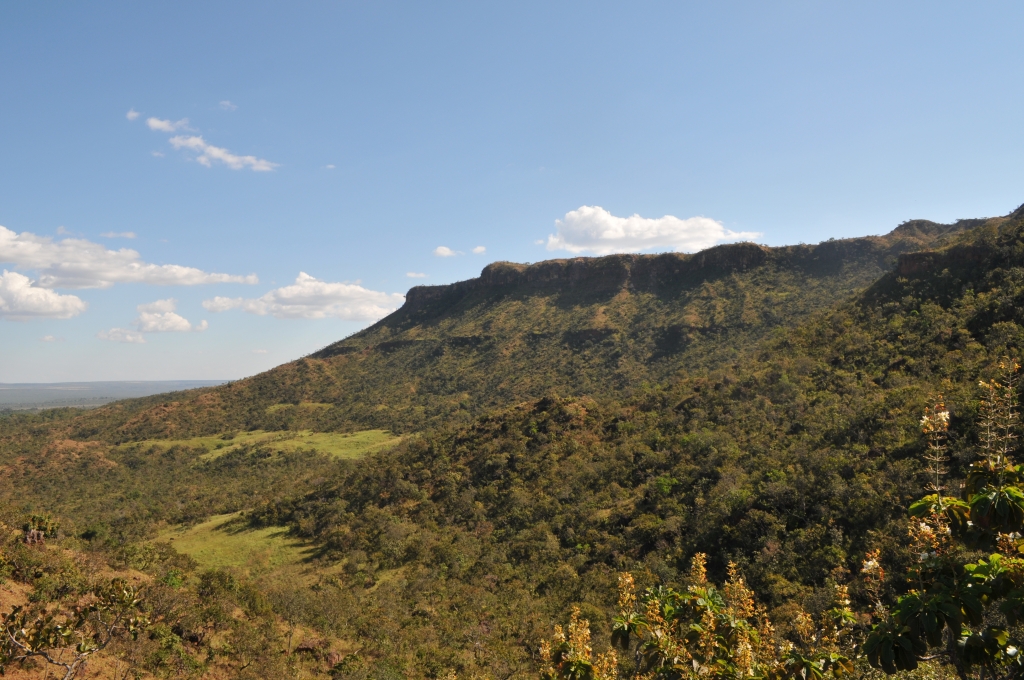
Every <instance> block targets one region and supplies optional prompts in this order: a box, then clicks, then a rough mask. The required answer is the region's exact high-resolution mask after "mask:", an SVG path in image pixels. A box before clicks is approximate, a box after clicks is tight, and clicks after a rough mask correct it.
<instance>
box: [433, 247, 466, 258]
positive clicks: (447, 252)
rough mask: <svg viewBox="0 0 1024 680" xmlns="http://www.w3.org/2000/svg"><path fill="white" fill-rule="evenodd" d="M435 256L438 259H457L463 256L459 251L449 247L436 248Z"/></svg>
mask: <svg viewBox="0 0 1024 680" xmlns="http://www.w3.org/2000/svg"><path fill="white" fill-rule="evenodd" d="M434 255H437V256H438V257H455V256H456V255H462V253H461V252H460V251H458V250H452V249H451V248H449V247H448V246H438V247H436V248H434Z"/></svg>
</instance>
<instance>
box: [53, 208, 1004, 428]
mask: <svg viewBox="0 0 1024 680" xmlns="http://www.w3.org/2000/svg"><path fill="white" fill-rule="evenodd" d="M1003 219H1004V218H996V219H993V220H961V221H960V222H958V223H956V224H953V225H940V224H935V223H932V222H926V221H914V222H908V223H905V224H903V225H901V226H900V227H898V228H897V229H895V230H894V231H893V232H892V233H890V234H888V235H886V236H880V237H865V238H857V239H847V240H839V241H827V242H824V243H821V244H818V245H801V246H789V247H783V248H767V247H763V246H758V245H755V244H750V243H741V244H734V245H725V246H719V247H716V248H711V249H709V250H706V251H702V252H700V253H697V254H695V255H684V254H678V253H667V254H662V255H615V256H608V257H601V258H576V259H571V260H552V261H548V262H541V263H538V264H535V265H516V264H511V263H502V262H499V263H495V264H492V265H489V266H488V267H487V268H485V270H484V272H483V274H482V275H481V277H480V278H477V279H472V280H469V281H464V282H461V283H456V284H452V285H448V286H425V287H416V288H413V289H412V290H410V291H409V295H408V298H407V301H406V303H405V305H404V306H403V307H402V308H401V309H399V310H398V311H397V312H395V313H393V314H392V315H390V316H388V317H386V318H385V319H383V320H381V321H380V322H378V323H377V324H375V325H373V326H371V327H370V328H367V329H366V330H364V331H361V332H359V333H356V334H355V335H353V336H351V337H349V338H346V339H345V340H342V341H340V342H338V343H335V344H333V345H330V346H329V347H326V348H324V349H323V350H321V351H319V352H317V353H315V354H313V355H311V356H310V357H306V358H303V359H300V360H298V361H294V362H291V363H288V364H284V365H282V366H279V367H277V368H275V369H273V370H271V371H268V372H266V373H262V374H260V375H257V376H254V377H252V378H248V379H246V380H241V381H238V382H235V383H232V384H230V385H226V386H223V387H218V388H214V389H211V390H201V391H193V392H189V393H183V394H176V395H161V396H159V397H152V398H148V399H140V400H131V401H126V402H122V403H119V404H117V405H114V406H111V407H108V408H104V409H97V410H95V411H93V412H91V413H89V414H88V415H87V416H85V417H84V418H81V419H79V420H78V421H77V423H78V424H77V427H78V428H79V429H78V430H76V431H75V433H74V435H73V436H74V438H79V439H80V438H90V437H101V438H103V439H106V440H108V441H109V440H112V439H113V440H117V441H132V440H141V439H149V438H152V437H181V436H186V435H198V434H215V433H217V432H223V431H226V430H230V429H251V428H262V429H271V430H272V429H296V428H301V427H310V428H313V429H324V430H337V429H345V428H352V427H384V428H390V429H393V430H395V431H413V430H419V429H422V428H424V427H427V426H430V425H436V424H440V423H444V422H449V423H450V422H453V421H460V422H469V421H470V420H471V418H472V416H473V415H475V414H478V413H482V412H484V411H485V410H487V409H491V408H495V407H500V406H503V405H507V404H512V403H516V402H517V401H520V400H523V399H529V398H532V397H537V396H540V395H543V394H545V393H549V392H553V393H558V394H563V395H567V394H572V395H582V394H587V395H590V396H594V397H598V398H604V397H612V398H622V397H624V396H628V395H629V394H631V393H632V392H633V391H634V390H635V389H636V388H637V387H639V386H641V385H643V384H657V383H663V382H665V381H667V380H671V379H675V378H676V377H677V376H680V375H693V374H699V373H701V372H704V371H707V370H713V369H715V368H718V367H721V366H723V365H728V364H730V363H732V362H735V361H737V360H738V359H739V358H741V357H743V356H745V354H746V353H747V352H748V351H749V350H750V349H751V348H752V347H753V346H754V345H755V344H756V343H757V342H758V341H759V340H761V339H762V338H764V337H766V336H767V335H768V334H770V333H771V332H773V331H774V330H775V329H778V328H787V327H792V326H794V325H796V324H797V323H799V322H800V321H802V320H804V319H807V318H808V316H809V315H811V314H813V313H814V312H816V311H820V310H822V309H826V308H828V307H829V306H831V305H832V304H834V303H835V302H836V301H838V300H841V299H844V298H846V297H848V296H850V295H852V294H854V293H855V292H857V291H859V290H861V289H863V288H865V287H867V286H868V285H870V284H871V283H872V282H873V281H875V280H876V279H877V278H878V277H879V276H881V275H882V274H883V273H884V272H886V271H889V270H891V269H892V267H893V266H894V265H895V262H896V258H897V257H898V256H899V255H901V254H903V253H906V252H911V251H915V250H920V249H922V248H927V247H931V246H934V245H936V244H937V243H940V242H942V241H943V240H944V239H949V238H951V237H953V236H955V235H956V234H959V233H962V232H964V231H965V230H967V229H970V228H977V227H978V226H979V225H981V224H999V223H1000V222H1001V221H1003ZM301 402H312V403H323V404H330V405H331V407H330V408H326V409H319V410H315V411H310V410H308V409H306V410H304V409H302V408H299V407H297V406H296V407H295V408H287V407H278V408H275V409H273V410H272V412H268V410H267V409H268V408H269V407H271V406H277V405H282V404H283V405H288V404H292V405H298V404H300V403H301Z"/></svg>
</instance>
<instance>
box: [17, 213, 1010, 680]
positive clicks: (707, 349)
mask: <svg viewBox="0 0 1024 680" xmlns="http://www.w3.org/2000/svg"><path fill="white" fill-rule="evenodd" d="M1022 346H1024V210H1018V211H1017V212H1015V213H1013V214H1011V215H1009V216H1007V217H1005V218H996V219H991V220H971V221H961V222H959V223H957V224H955V225H935V224H932V223H927V222H911V223H906V224H904V225H902V226H901V227H900V228H898V229H897V230H895V231H894V232H892V233H891V234H889V235H887V236H884V237H871V238H865V239H852V240H848V241H830V242H826V243H823V244H819V245H817V246H794V247H790V248H781V249H769V248H763V247H760V246H754V245H751V244H740V245H735V246H723V247H720V248H716V249H712V250H711V251H705V252H704V253H698V254H697V255H692V256H682V255H659V256H614V257H608V258H598V259H594V260H586V259H578V260H569V261H555V262H551V263H540V264H537V265H530V266H519V265H509V264H504V263H499V264H497V265H491V266H490V267H488V269H487V270H485V272H484V276H483V277H481V278H480V279H475V280H473V281H470V282H464V283H462V284H455V285H453V286H449V287H435V288H421V289H413V291H411V292H410V296H409V298H408V301H407V303H406V306H405V307H403V309H402V310H399V311H398V312H396V313H395V314H394V315H392V316H391V317H388V318H386V319H384V320H382V321H381V322H379V323H378V324H376V325H374V326H372V327H370V328H369V329H367V330H365V331H363V332H361V333H358V334H356V335H354V336H352V337H351V338H347V339H345V340H343V341H341V342H339V343H336V344H335V345H331V346H329V347H327V348H325V349H324V350H322V351H321V352H318V353H316V354H314V355H312V356H311V357H306V358H304V359H301V360H298V361H296V362H293V363H291V364H286V365H284V366H282V367H279V368H278V369H274V370H273V371H270V372H268V373H266V374H262V375H260V376H256V377H254V378H250V379H247V380H244V381H239V382H237V383H233V384H231V385H227V386H223V387H219V388H213V389H204V390H197V391H193V392H187V393H178V394H172V395H160V396H157V397H149V398H145V399H139V400H132V401H128V402H121V403H118V404H114V405H111V406H108V407H104V408H101V409H95V410H93V411H88V412H78V411H74V410H71V409H63V410H53V411H45V412H42V413H39V414H31V415H30V414H11V415H4V416H2V417H0V466H2V467H0V498H2V499H3V502H4V503H5V506H6V508H7V510H6V513H7V519H6V520H5V521H7V522H8V525H10V526H14V525H15V524H17V523H18V522H19V521H21V520H20V519H19V518H27V517H29V516H30V515H32V514H36V515H44V514H45V515H50V516H52V517H54V518H58V519H59V521H60V523H61V529H60V531H55V532H54V536H55V537H56V536H60V538H53V539H52V540H51V544H52V545H53V546H54V550H56V549H57V546H63V547H62V548H60V549H63V550H67V551H70V552H69V554H75V555H85V556H91V557H89V559H94V560H97V561H102V562H103V563H104V564H105V565H107V566H106V567H104V568H105V569H108V570H115V571H116V570H120V571H119V572H118V573H122V572H124V573H129V572H131V573H137V575H138V578H139V579H141V581H143V582H145V583H149V584H150V586H149V587H150V588H151V589H153V592H155V593H163V594H162V595H159V597H171V594H170V593H174V594H176V595H174V597H179V598H183V599H182V604H180V606H178V608H177V609H174V608H172V609H152V610H151V611H150V612H149V614H148V616H149V617H150V619H151V620H158V621H160V622H163V623H161V624H160V625H164V626H165V629H166V630H165V629H164V628H162V629H160V630H161V631H164V632H161V633H160V634H159V635H163V636H164V637H163V638H159V636H157V637H154V636H153V634H149V637H146V636H143V641H142V642H138V643H137V644H138V645H142V646H141V647H139V649H140V650H142V651H139V652H138V654H141V656H140V657H139V658H138V660H137V663H136V664H135V666H133V667H134V668H138V669H144V670H145V672H147V673H153V674H156V675H161V674H163V675H188V674H192V675H195V676H199V675H202V674H204V673H206V674H208V675H210V677H215V676H223V675H233V674H243V670H244V672H246V673H249V672H251V673H255V674H258V673H264V674H265V675H266V674H267V673H269V674H271V675H273V674H274V673H279V674H283V673H290V674H294V675H298V676H302V675H303V674H305V675H308V676H309V677H317V676H318V674H319V677H327V675H326V674H332V675H333V677H351V678H371V677H373V678H390V677H446V676H447V675H448V674H449V673H452V672H457V673H458V674H459V675H460V676H464V677H535V676H536V674H537V673H538V672H539V670H540V668H541V658H540V656H539V653H540V652H539V649H540V648H539V644H540V641H541V640H543V639H545V637H547V636H549V635H550V630H551V625H552V624H553V623H556V622H561V623H564V622H565V621H566V620H568V618H569V617H568V612H569V611H570V610H571V609H572V608H573V607H574V606H575V607H578V608H579V611H580V612H581V614H580V615H581V616H583V617H585V618H586V619H588V620H589V622H590V627H591V630H592V634H593V641H594V647H595V649H598V650H604V649H607V648H608V647H609V645H610V643H611V637H612V632H613V626H614V621H613V619H614V616H615V612H616V610H617V597H618V594H617V583H618V581H619V578H620V577H619V574H620V573H621V572H630V573H631V574H633V576H634V577H635V578H636V580H637V584H638V586H639V587H641V588H643V587H647V586H653V585H658V584H661V585H664V586H668V587H672V588H679V587H681V585H682V584H684V583H686V582H687V581H686V579H687V578H688V577H687V574H688V570H689V569H690V565H691V562H692V560H693V558H694V556H695V555H707V565H706V568H707V573H708V578H709V579H712V580H713V581H714V582H718V583H722V582H726V581H727V579H734V578H735V577H734V576H732V575H731V573H730V563H732V564H733V566H732V568H731V569H732V573H739V574H742V575H743V578H744V579H745V582H746V583H748V584H749V586H750V588H751V589H752V592H754V593H756V594H757V599H758V604H759V606H761V607H764V610H765V612H766V613H767V614H769V615H770V616H771V618H772V620H773V621H775V622H776V626H777V628H778V631H777V632H778V635H779V636H780V637H781V638H785V637H786V636H789V638H791V639H794V640H795V639H797V637H799V635H800V630H799V626H798V625H797V624H796V623H794V622H795V621H799V620H800V618H799V617H800V615H801V614H800V612H806V613H808V615H810V616H814V617H818V616H821V615H822V614H823V613H824V612H827V611H830V610H831V608H833V607H834V605H835V602H834V599H835V598H834V593H835V591H836V588H837V587H839V586H843V587H844V588H847V589H848V592H849V597H850V599H851V600H852V602H853V606H854V609H855V610H860V611H867V610H869V609H870V607H871V602H872V598H873V597H875V595H876V594H877V593H876V591H877V588H878V585H877V584H875V583H869V582H866V581H865V579H864V578H863V576H862V574H861V566H862V564H863V563H864V561H865V559H866V556H867V555H868V554H869V553H870V554H872V555H876V556H877V559H878V560H879V561H880V562H881V563H883V564H885V565H886V569H887V570H888V573H890V574H892V575H898V574H901V573H905V572H907V571H908V570H909V569H911V568H912V567H913V565H914V563H915V561H916V559H917V557H916V553H914V552H913V545H911V543H910V542H909V541H908V540H907V539H906V536H907V531H908V519H907V507H908V506H909V505H910V504H911V503H912V502H913V501H915V500H916V499H918V498H920V497H921V496H922V495H923V493H924V488H925V484H926V483H927V481H928V480H927V474H926V461H924V460H923V458H922V456H923V455H924V453H925V452H926V446H927V442H926V439H925V438H924V437H923V436H922V434H921V425H920V423H921V417H922V414H923V413H924V412H925V409H926V408H927V407H928V406H930V405H931V404H933V403H934V401H935V400H936V398H937V395H940V394H941V395H943V396H944V399H945V404H946V407H947V408H948V410H949V413H950V416H949V430H948V440H947V441H946V443H945V446H946V450H947V451H948V458H949V461H948V468H949V473H950V474H949V476H950V479H952V480H960V479H963V478H965V477H966V476H967V473H968V469H969V466H970V464H971V463H972V461H973V460H974V457H975V451H976V449H977V447H978V445H979V437H980V432H979V425H978V415H979V404H980V403H981V401H980V400H981V398H982V396H983V392H982V391H981V390H980V389H979V387H978V381H979V380H982V379H989V378H992V377H994V376H997V375H998V374H999V372H1000V369H999V366H998V365H999V362H1000V360H1001V359H1002V357H1004V356H1009V357H1017V356H1020V351H1021V349H1022ZM377 427H383V428H386V429H389V430H391V431H393V432H394V433H396V434H402V435H403V437H402V438H401V440H400V441H399V442H398V443H397V444H396V445H394V446H389V447H386V448H384V449H383V450H379V451H376V452H369V453H367V454H366V455H365V456H363V457H361V458H351V457H349V458H339V457H337V456H332V455H329V453H327V452H325V451H323V450H318V449H317V448H316V446H310V447H309V448H308V449H298V450H295V449H291V450H283V449H282V450H275V449H274V448H273V447H271V446H268V445H266V444H261V443H259V442H255V443H251V444H249V443H245V444H237V445H232V446H230V447H225V448H224V449H223V450H224V451H226V452H225V453H223V454H222V455H214V454H216V453H217V451H219V449H215V450H214V451H213V452H212V453H211V449H210V448H209V447H208V446H200V445H199V444H198V442H197V441H196V442H193V441H192V440H190V438H194V437H198V436H199V435H207V436H217V437H223V441H224V442H231V441H233V439H234V438H235V437H239V433H241V432H244V431H253V430H260V431H277V430H311V431H314V432H336V433H347V432H354V431H357V430H365V429H368V428H377ZM161 440H163V441H167V442H168V443H167V445H161V444H160V442H161ZM240 441H241V440H240ZM190 442H191V443H190ZM229 515H230V519H229V520H225V523H224V528H223V529H219V531H223V532H225V533H229V532H230V533H231V534H232V535H235V534H238V535H242V536H247V535H252V536H255V535H264V534H258V532H267V531H272V530H278V531H281V532H285V531H286V532H287V533H286V534H285V533H282V536H285V535H286V536H287V537H288V540H291V541H294V542H295V544H296V545H299V546H301V547H302V549H303V553H302V554H303V557H302V560H301V564H297V566H295V569H298V570H301V577H296V576H295V574H298V573H299V571H294V572H282V571H281V570H279V569H278V570H275V569H274V568H270V567H267V566H266V565H264V566H263V567H257V566H253V565H244V566H243V567H238V568H231V567H227V568H214V569H207V568H205V567H204V566H203V565H201V564H200V563H198V562H196V561H195V560H193V559H192V558H190V557H188V556H186V555H180V554H178V553H177V551H175V550H174V549H173V547H171V545H172V544H170V543H168V542H167V541H166V540H165V536H166V533H165V532H166V531H167V530H168V528H169V527H173V526H176V525H185V526H186V527H195V526H200V525H201V526H205V525H203V523H204V522H206V521H207V520H209V518H211V517H213V516H229ZM268 535H269V534H268ZM11 546H15V543H10V544H9V546H8V547H6V548H2V549H3V550H6V551H7V553H12V554H13V553H14V552H17V551H19V550H20V551H24V548H19V547H16V546H15V547H11ZM7 553H5V554H7ZM6 559H7V562H8V563H9V564H10V563H13V562H14V561H12V560H11V559H10V558H6ZM18 559H22V560H23V561H24V560H25V559H28V558H27V557H23V558H18ZM33 559H35V558H33ZM69 559H70V558H69ZM83 559H84V558H83ZM5 568H6V569H7V570H8V571H7V572H6V573H8V574H9V575H10V577H11V578H13V579H15V580H16V581H17V582H18V583H24V584H27V585H26V587H28V586H31V587H34V588H36V589H40V588H43V589H44V591H45V588H52V586H49V585H45V584H43V585H41V583H42V581H43V580H44V576H43V575H45V574H46V573H49V572H46V569H44V568H38V569H29V568H23V567H18V568H17V569H14V568H12V567H5ZM19 570H20V571H19ZM52 571H54V573H57V572H59V569H57V568H56V567H54V568H53V569H52ZM37 573H38V574H43V575H36V574H37ZM18 579H20V581H18ZM731 582H733V583H735V580H733V581H731ZM169 583H170V584H172V585H168V584H169ZM211 584H213V585H211ZM225 584H226V585H225ZM74 587H76V588H79V589H80V590H81V588H84V586H83V585H81V584H79V585H76V586H74ZM69 588H71V587H70V586H69ZM884 588H886V589H888V592H889V594H890V595H891V596H893V597H895V596H897V595H898V594H899V593H900V592H903V590H901V589H905V588H906V586H905V585H901V582H900V581H899V579H898V578H896V576H893V577H892V578H891V580H889V581H886V583H885V584H884ZM872 589H874V590H872ZM165 591H169V592H165ZM45 592H50V593H51V594H50V595H48V596H47V597H50V598H51V599H52V600H53V601H59V600H60V595H59V594H57V595H54V594H53V592H51V591H45ZM68 592H69V593H73V592H78V591H75V590H74V588H71V590H69V591H68ZM82 592H84V591H82ZM673 592H676V591H673ZM679 592H682V591H679ZM257 595H258V596H257ZM69 597H70V595H69ZM158 600H159V598H158ZM186 600H187V602H186ZM161 606H163V605H161ZM210 607H214V609H216V607H220V608H221V609H219V610H217V611H228V610H231V609H232V608H237V609H238V611H239V612H241V613H240V614H239V615H237V616H235V617H234V618H232V616H230V615H227V614H225V615H221V614H218V615H217V616H220V617H221V618H217V616H214V615H213V614H203V613H202V612H206V611H207V610H208V609H209V608H210ZM225 608H227V609H226V610H225ZM215 613H216V612H215ZM225 616H226V618H224V617H225ZM229 619H230V620H229ZM861 625H866V623H865V622H864V621H862V622H861ZM296 630H299V631H302V633H301V634H302V635H305V636H306V638H308V639H309V640H311V641H314V642H310V645H312V647H311V650H307V652H305V653H304V655H299V656H296V655H295V654H289V653H286V654H284V655H280V654H278V655H276V656H275V655H267V654H264V655H263V656H260V655H258V654H255V653H252V660H251V661H249V662H248V664H247V662H246V660H244V659H243V657H242V656H239V652H237V651H235V650H237V649H240V648H242V647H244V645H242V642H241V639H242V638H245V639H246V640H248V641H249V642H248V643H247V644H250V645H253V644H255V643H253V642H252V641H253V640H257V641H261V642H259V644H255V646H256V647H259V648H261V649H262V648H270V647H274V646H275V645H276V646H277V647H275V648H280V649H283V650H285V651H286V652H292V651H293V650H292V649H291V647H292V642H291V641H290V637H289V636H292V635H294V634H295V631H296ZM238 631H243V632H238ZM232 635H235V636H239V639H238V640H237V641H236V642H233V643H231V644H229V643H228V642H227V640H228V639H229V638H231V636H232ZM246 636H248V637H246ZM127 644H128V643H125V645H127ZM146 645H148V646H146ZM161 645H163V647H161ZM261 645H262V647H261ZM317 645H319V646H317ZM129 646H130V645H129ZM127 648H128V647H126V649H127ZM161 649H163V650H164V652H161V651H160V650H161ZM166 650H174V651H173V654H172V653H171V652H167V651H166ZM133 653H134V652H133ZM232 654H234V656H232ZM854 656H856V655H854ZM293 657H294V658H293ZM245 659H248V657H245ZM855 660H856V663H857V664H859V665H858V666H857V668H858V671H857V672H858V674H860V675H867V674H870V673H872V672H875V671H872V670H870V669H869V668H868V666H867V665H866V661H864V659H863V658H861V657H856V659H855ZM274 664H277V665H274ZM628 667H629V666H628V664H627V665H626V666H624V668H628ZM837 668H838V667H837ZM259 669H276V670H259ZM914 672H915V673H917V674H918V675H919V676H920V675H921V674H922V673H924V674H925V675H927V674H928V673H932V674H938V676H941V675H942V674H943V673H944V672H945V671H944V670H943V667H940V666H934V665H928V666H926V667H925V666H922V668H920V669H918V670H917V671H914Z"/></svg>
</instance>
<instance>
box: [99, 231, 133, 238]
mask: <svg viewBox="0 0 1024 680" xmlns="http://www.w3.org/2000/svg"><path fill="white" fill-rule="evenodd" d="M100 236H102V237H103V238H135V232H134V231H105V232H103V233H102V234H100Z"/></svg>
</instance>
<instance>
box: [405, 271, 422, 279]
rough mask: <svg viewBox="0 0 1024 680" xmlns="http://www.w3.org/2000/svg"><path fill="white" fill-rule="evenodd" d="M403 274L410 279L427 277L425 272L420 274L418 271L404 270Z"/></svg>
mask: <svg viewBox="0 0 1024 680" xmlns="http://www.w3.org/2000/svg"><path fill="white" fill-rule="evenodd" d="M405 275H406V276H408V277H409V278H410V279H425V278H427V275H426V274H421V273H419V272H406V273H405Z"/></svg>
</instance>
